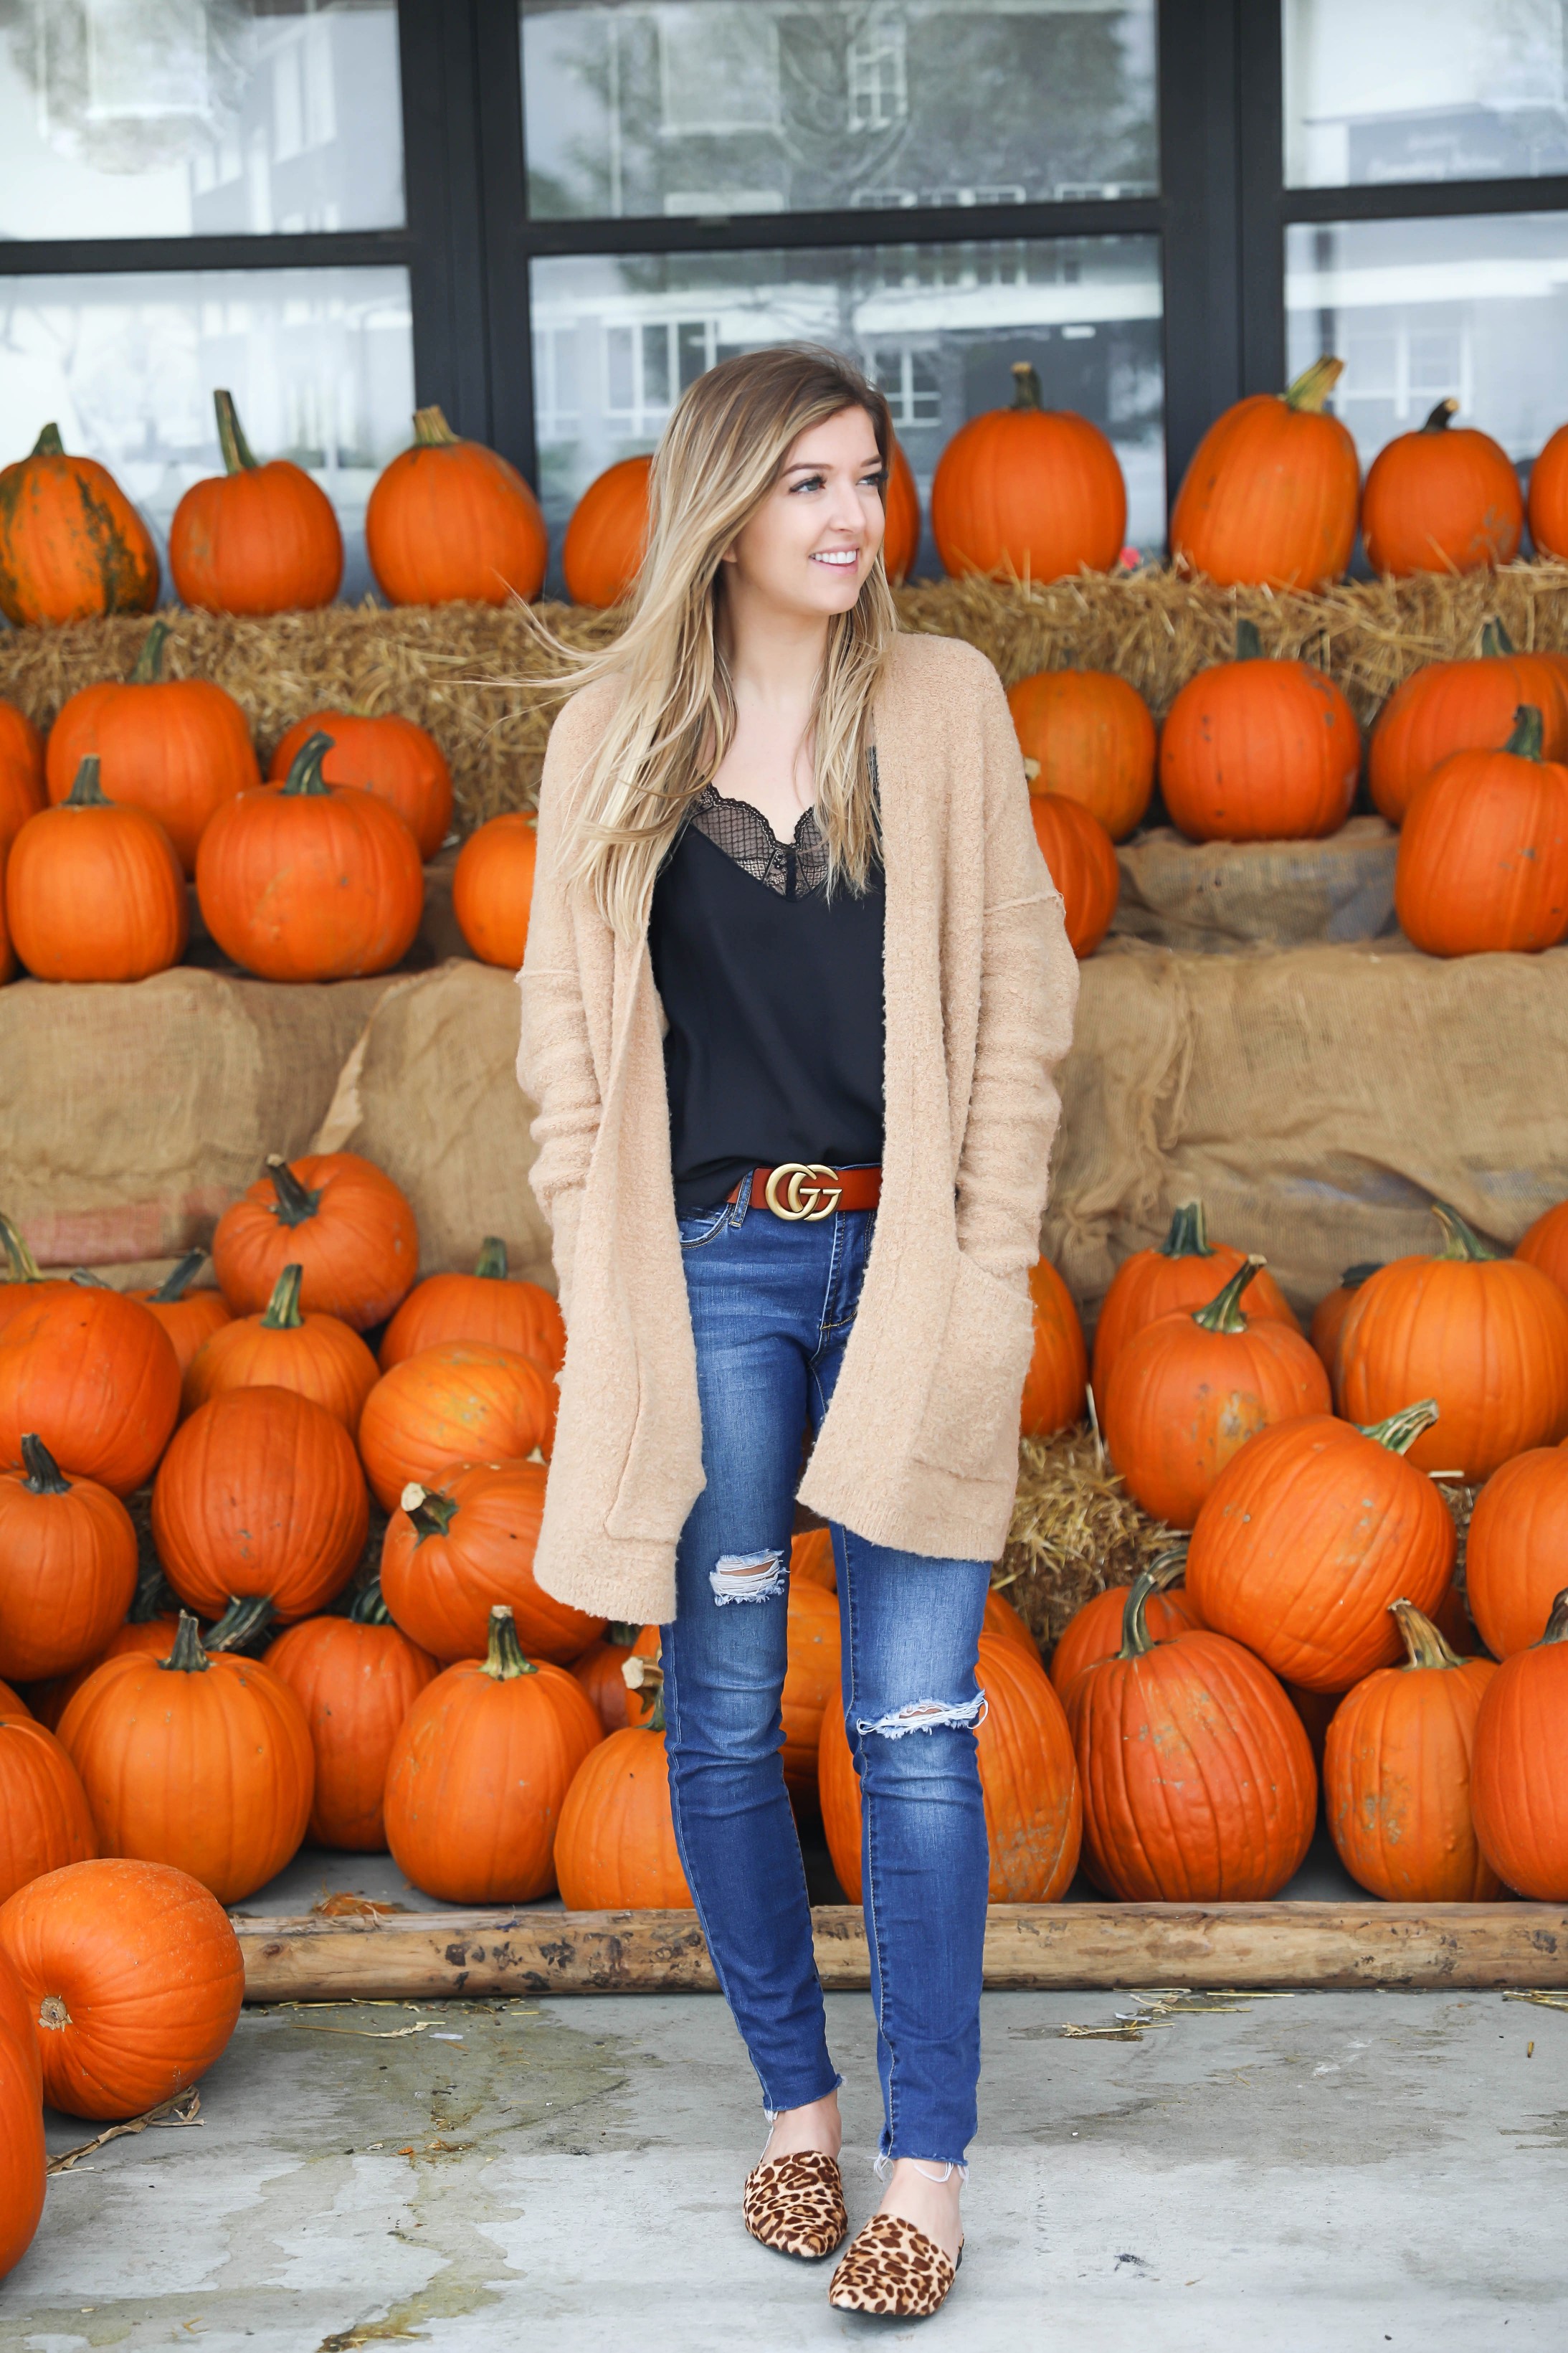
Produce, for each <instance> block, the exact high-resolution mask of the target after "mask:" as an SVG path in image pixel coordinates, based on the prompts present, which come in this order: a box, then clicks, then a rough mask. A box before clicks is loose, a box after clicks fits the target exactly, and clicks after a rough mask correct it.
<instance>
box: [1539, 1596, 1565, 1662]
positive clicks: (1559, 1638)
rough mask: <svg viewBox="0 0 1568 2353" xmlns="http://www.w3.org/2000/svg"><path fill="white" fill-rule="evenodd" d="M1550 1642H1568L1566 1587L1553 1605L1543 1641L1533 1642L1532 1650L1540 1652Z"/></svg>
mask: <svg viewBox="0 0 1568 2353" xmlns="http://www.w3.org/2000/svg"><path fill="white" fill-rule="evenodd" d="M1548 1642H1568V1587H1564V1588H1563V1591H1562V1592H1561V1593H1560V1594H1559V1595H1558V1596H1557V1599H1556V1600H1555V1601H1554V1602H1553V1603H1552V1615H1551V1616H1550V1617H1549V1618H1548V1620H1546V1630H1545V1632H1544V1633H1543V1634H1542V1637H1541V1641H1539V1642H1532V1643H1531V1649H1532V1650H1535V1651H1539V1650H1541V1649H1542V1647H1543V1646H1544V1645H1545V1644H1546V1643H1548Z"/></svg>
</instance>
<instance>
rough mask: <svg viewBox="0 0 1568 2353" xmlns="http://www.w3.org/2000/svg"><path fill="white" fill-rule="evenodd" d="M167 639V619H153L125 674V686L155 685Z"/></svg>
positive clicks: (161, 672)
mask: <svg viewBox="0 0 1568 2353" xmlns="http://www.w3.org/2000/svg"><path fill="white" fill-rule="evenodd" d="M168 640H169V624H168V623H167V621H154V622H153V626H152V628H150V629H149V630H148V632H147V634H146V636H145V637H144V638H142V650H141V652H140V653H139V654H138V655H137V657H136V659H135V662H134V664H133V665H132V669H131V670H130V671H129V672H128V674H127V676H126V681H125V683H126V685H127V686H156V685H157V683H158V681H159V680H160V679H161V678H162V677H163V648H164V647H165V645H166V644H167V643H168Z"/></svg>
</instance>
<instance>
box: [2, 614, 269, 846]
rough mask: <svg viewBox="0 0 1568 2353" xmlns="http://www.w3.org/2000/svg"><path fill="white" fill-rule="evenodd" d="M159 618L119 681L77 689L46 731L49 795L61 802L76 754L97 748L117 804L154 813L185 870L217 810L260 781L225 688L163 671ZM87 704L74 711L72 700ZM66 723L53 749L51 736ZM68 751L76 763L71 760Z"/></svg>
mask: <svg viewBox="0 0 1568 2353" xmlns="http://www.w3.org/2000/svg"><path fill="white" fill-rule="evenodd" d="M168 636H169V628H168V624H167V622H165V621H154V622H153V626H152V628H150V629H149V630H148V632H147V635H146V638H145V639H144V640H143V642H142V650H141V652H140V653H139V654H138V655H137V657H136V663H135V667H134V668H133V670H132V672H131V674H130V676H129V678H127V680H126V681H125V683H124V685H123V686H114V687H110V689H109V690H108V691H107V692H106V691H103V690H102V689H101V688H99V687H90V686H89V687H84V688H83V689H82V691H81V693H80V694H79V695H76V696H73V697H72V699H71V702H68V703H67V705H66V707H65V710H64V711H63V712H61V713H60V718H59V721H58V722H57V723H56V727H55V730H54V733H53V735H51V738H50V747H49V749H50V756H49V759H48V764H47V765H48V785H49V797H50V799H51V800H56V801H59V800H63V799H64V798H65V797H66V795H67V793H68V790H69V789H70V786H71V784H72V781H73V779H74V778H75V777H76V776H77V775H78V774H79V766H80V762H81V761H82V760H83V759H84V758H87V757H88V756H89V755H92V754H96V756H97V759H98V763H99V769H100V780H101V783H102V786H103V789H104V791H105V792H106V793H107V794H108V796H109V797H110V800H111V801H113V802H114V803H115V805H116V806H117V807H121V806H123V807H129V808H139V809H141V810H142V813H143V815H144V816H147V817H150V818H156V819H157V821H158V823H159V824H160V825H161V826H162V827H163V830H164V832H165V833H166V834H167V835H168V837H169V839H170V840H171V841H172V842H173V843H174V855H175V856H176V858H178V860H179V861H180V864H181V867H182V869H183V870H184V872H185V873H186V874H194V873H195V871H196V849H197V845H198V844H199V842H200V840H201V838H202V836H203V834H204V833H205V831H206V828H207V827H208V825H209V824H210V823H211V821H212V818H213V816H214V814H215V812H216V810H218V809H219V808H221V807H223V806H224V804H225V803H226V802H227V801H231V800H233V798H234V797H235V796H236V794H237V793H242V792H246V791H247V790H254V789H255V787H256V786H258V785H259V784H260V782H261V770H260V769H259V767H258V765H257V761H256V753H255V751H254V749H253V747H252V745H251V741H250V728H249V725H248V723H247V720H246V716H245V713H244V712H243V711H242V710H241V709H240V707H239V705H238V703H237V702H236V701H235V699H234V697H233V695H232V694H229V693H226V691H225V690H224V689H223V688H222V687H221V686H217V685H215V683H214V682H213V681H212V680H211V679H210V678H176V679H166V678H165V677H164V676H163V648H164V646H165V644H166V643H167V641H168ZM79 702H85V703H86V704H87V708H86V710H85V711H83V712H79V713H78V712H74V711H73V705H74V704H76V703H79ZM62 728H63V729H64V731H65V742H64V744H62V745H61V746H60V749H59V754H58V756H57V755H56V745H55V740H54V739H55V736H58V735H59V734H60V733H61V730H62ZM68 759H74V761H75V763H76V765H68Z"/></svg>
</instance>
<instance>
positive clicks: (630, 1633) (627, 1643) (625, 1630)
mask: <svg viewBox="0 0 1568 2353" xmlns="http://www.w3.org/2000/svg"><path fill="white" fill-rule="evenodd" d="M641 1632H642V1628H641V1627H640V1626H633V1625H631V1624H629V1623H628V1622H627V1620H626V1619H624V1618H612V1619H611V1620H610V1621H609V1623H608V1624H607V1625H606V1627H605V1641H606V1642H614V1643H615V1644H616V1646H617V1648H619V1649H621V1650H625V1651H629V1650H630V1649H631V1647H632V1644H633V1643H634V1642H635V1641H637V1636H638V1635H639V1634H640V1633H641Z"/></svg>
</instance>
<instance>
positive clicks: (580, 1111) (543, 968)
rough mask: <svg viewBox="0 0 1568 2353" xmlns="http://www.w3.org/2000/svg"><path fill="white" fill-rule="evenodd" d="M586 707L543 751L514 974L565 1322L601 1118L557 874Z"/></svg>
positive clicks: (584, 737)
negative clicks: (527, 902)
mask: <svg viewBox="0 0 1568 2353" xmlns="http://www.w3.org/2000/svg"><path fill="white" fill-rule="evenodd" d="M591 692H592V690H590V693H591ZM585 699H586V698H584V697H582V696H578V697H574V700H573V702H569V703H568V704H567V705H566V707H565V709H564V710H563V711H562V712H561V713H560V715H559V716H558V718H557V719H556V722H555V724H554V726H553V727H552V730H551V734H550V742H549V744H548V746H547V747H546V750H545V754H544V775H543V779H542V783H541V785H540V790H539V827H538V836H539V843H538V850H537V853H536V857H535V860H534V873H533V898H532V902H531V907H530V910H529V920H528V944H527V947H526V949H525V951H524V954H523V961H522V970H521V973H520V974H519V975H518V985H519V988H520V991H521V998H522V1024H521V1043H520V1045H519V1048H518V1056H517V1076H518V1083H519V1084H520V1085H521V1088H522V1091H523V1092H524V1093H525V1094H526V1095H530V1096H531V1098H532V1100H533V1102H534V1103H535V1104H536V1106H537V1109H536V1112H535V1115H534V1119H533V1124H532V1128H531V1134H532V1136H533V1141H534V1144H535V1145H536V1146H537V1147H538V1149H537V1155H536V1157H535V1159H534V1163H533V1166H532V1167H531V1169H530V1171H529V1183H530V1184H531V1187H532V1188H533V1195H534V1198H535V1199H536V1200H537V1202H538V1203H539V1206H540V1208H541V1209H542V1211H543V1213H544V1217H545V1220H546V1222H547V1224H548V1225H549V1227H550V1229H551V1240H552V1255H553V1258H554V1261H555V1278H556V1283H557V1287H558V1290H559V1293H560V1301H561V1312H562V1314H563V1316H564V1315H568V1314H570V1302H571V1291H572V1261H573V1250H574V1243H575V1240H576V1234H577V1217H578V1212H579V1210H580V1209H581V1208H582V1201H583V1187H584V1183H585V1182H586V1179H587V1175H588V1164H589V1162H590V1160H591V1159H592V1157H593V1152H594V1143H595V1137H596V1136H597V1134H598V1132H599V1122H600V1118H601V1115H602V1112H603V1104H602V1102H601V1099H600V1094H599V1082H598V1073H597V1071H596V1070H595V1062H594V1055H593V1049H592V1046H591V1044H590V1041H589V1036H588V1019H587V1011H586V1007H585V1005H584V994H583V976H582V970H581V966H580V965H579V962H578V942H577V930H576V926H577V923H578V921H579V920H596V919H595V918H593V917H584V913H583V911H582V910H581V909H578V908H575V907H574V905H573V903H572V902H571V899H570V896H569V894H568V892H567V891H566V888H565V886H564V884H563V881H562V876H561V854H562V841H563V829H564V811H563V801H564V800H565V799H566V798H567V797H568V796H569V795H570V792H571V789H572V786H573V785H574V783H575V781H576V779H577V777H578V776H580V775H581V773H582V769H583V765H584V761H585V759H586V757H587V756H588V753H589V751H590V749H591V733H590V731H589V730H588V729H586V728H585V727H584V715H583V712H582V711H581V708H580V706H581V703H582V702H584V700H585Z"/></svg>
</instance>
